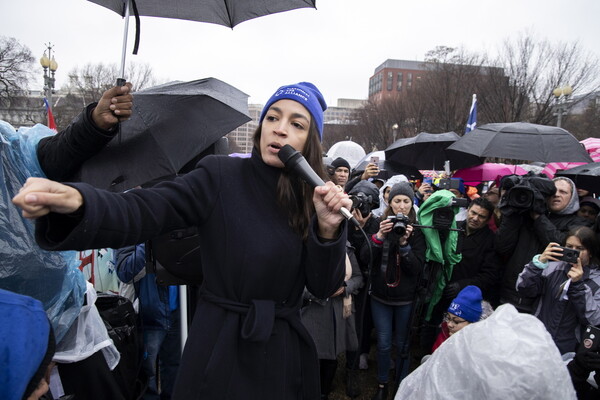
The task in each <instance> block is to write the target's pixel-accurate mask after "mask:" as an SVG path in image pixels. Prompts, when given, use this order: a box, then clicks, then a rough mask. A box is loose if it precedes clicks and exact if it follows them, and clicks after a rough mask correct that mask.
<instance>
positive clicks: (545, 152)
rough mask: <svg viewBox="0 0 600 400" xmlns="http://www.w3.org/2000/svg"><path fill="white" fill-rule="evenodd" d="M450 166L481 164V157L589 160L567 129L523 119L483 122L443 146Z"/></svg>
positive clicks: (554, 160)
mask: <svg viewBox="0 0 600 400" xmlns="http://www.w3.org/2000/svg"><path fill="white" fill-rule="evenodd" d="M446 154H447V155H448V157H449V159H450V165H451V166H452V167H453V168H466V167H470V166H472V165H476V164H481V161H482V160H481V159H482V158H484V157H499V158H508V159H513V160H528V161H542V162H546V163H548V162H556V161H565V162H590V161H592V159H591V158H590V156H589V155H588V154H587V152H586V151H585V149H584V148H583V146H582V145H581V144H580V143H579V142H578V141H577V139H576V138H575V137H574V136H573V135H571V134H570V133H569V132H568V131H566V130H564V129H562V128H558V127H556V126H546V125H536V124H530V123H526V122H510V123H501V124H500V123H499V124H486V125H483V126H481V127H478V128H477V129H475V130H473V131H471V132H469V133H468V134H466V135H464V136H463V137H462V138H461V139H460V140H458V141H456V142H454V144H452V145H450V146H449V147H448V148H447V149H446Z"/></svg>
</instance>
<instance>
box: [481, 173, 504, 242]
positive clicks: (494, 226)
mask: <svg viewBox="0 0 600 400" xmlns="http://www.w3.org/2000/svg"><path fill="white" fill-rule="evenodd" d="M483 197H484V198H485V199H486V200H487V201H489V202H490V203H492V205H493V206H494V213H493V214H492V218H490V220H489V221H488V225H489V227H490V229H491V230H492V232H494V233H496V231H497V230H498V227H499V226H500V220H501V217H502V214H501V213H500V210H499V209H498V203H500V188H499V187H498V186H497V185H496V182H494V183H492V184H491V185H490V187H489V188H488V190H486V191H485V193H483Z"/></svg>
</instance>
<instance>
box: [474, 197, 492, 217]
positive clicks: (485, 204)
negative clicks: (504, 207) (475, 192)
mask: <svg viewBox="0 0 600 400" xmlns="http://www.w3.org/2000/svg"><path fill="white" fill-rule="evenodd" d="M473 206H479V207H481V208H483V209H485V210H487V211H488V213H489V214H490V215H489V217H491V216H492V215H494V209H495V207H494V205H493V204H492V203H491V202H490V201H489V200H488V199H486V198H484V197H478V198H476V199H473V200H472V201H471V204H469V208H471V207H473Z"/></svg>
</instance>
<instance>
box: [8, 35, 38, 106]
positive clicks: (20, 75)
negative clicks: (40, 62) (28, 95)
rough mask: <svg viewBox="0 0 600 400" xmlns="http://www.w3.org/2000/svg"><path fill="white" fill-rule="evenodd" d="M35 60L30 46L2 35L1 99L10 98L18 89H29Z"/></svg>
mask: <svg viewBox="0 0 600 400" xmlns="http://www.w3.org/2000/svg"><path fill="white" fill-rule="evenodd" d="M33 61H34V58H33V56H32V54H31V50H30V49H29V48H28V47H26V46H24V45H22V44H21V43H19V42H18V41H17V39H15V38H12V37H5V36H0V100H4V101H7V100H10V97H11V96H12V95H13V94H14V93H15V92H16V91H19V90H21V91H24V90H26V89H27V84H28V83H29V80H30V79H31V77H32V74H31V70H32V64H33Z"/></svg>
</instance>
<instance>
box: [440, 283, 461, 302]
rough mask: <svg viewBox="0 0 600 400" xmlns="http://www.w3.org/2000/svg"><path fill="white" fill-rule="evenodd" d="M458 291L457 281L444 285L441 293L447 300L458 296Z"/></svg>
mask: <svg viewBox="0 0 600 400" xmlns="http://www.w3.org/2000/svg"><path fill="white" fill-rule="evenodd" d="M458 292H460V285H459V284H458V282H451V283H449V284H447V285H446V287H445V288H444V292H443V293H442V295H443V296H444V298H445V299H447V300H454V298H455V297H456V296H458Z"/></svg>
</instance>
